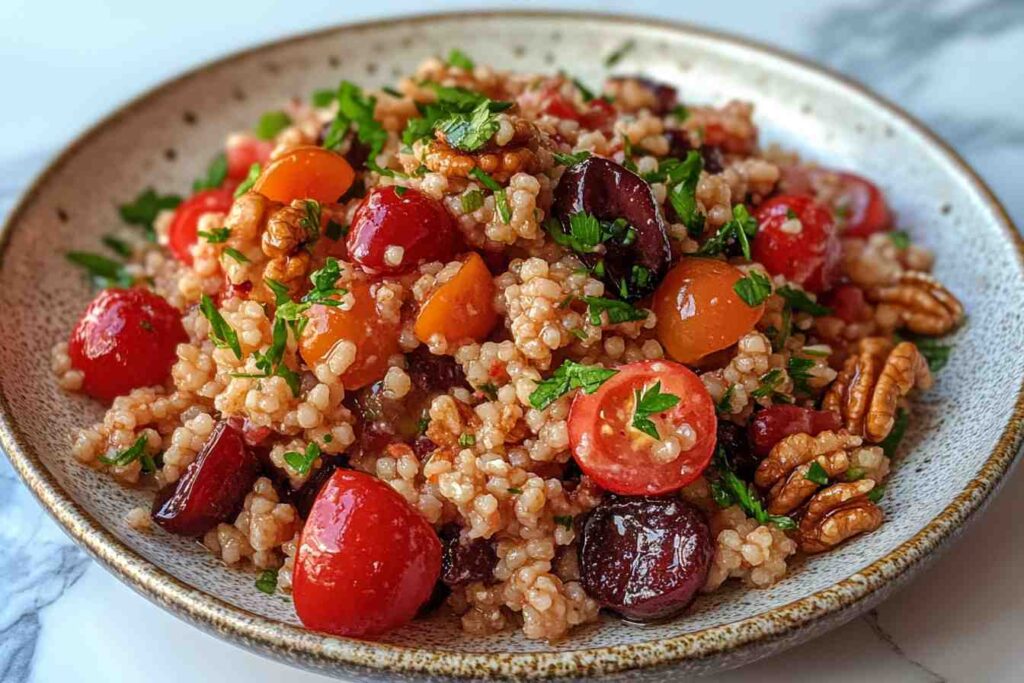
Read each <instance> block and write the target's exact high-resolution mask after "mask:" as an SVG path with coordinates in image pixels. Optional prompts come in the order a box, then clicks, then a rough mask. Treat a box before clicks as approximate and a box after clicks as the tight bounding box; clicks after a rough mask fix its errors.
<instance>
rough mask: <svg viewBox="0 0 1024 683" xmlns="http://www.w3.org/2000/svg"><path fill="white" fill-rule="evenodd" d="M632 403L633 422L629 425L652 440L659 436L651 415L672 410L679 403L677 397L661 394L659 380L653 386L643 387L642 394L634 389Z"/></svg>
mask: <svg viewBox="0 0 1024 683" xmlns="http://www.w3.org/2000/svg"><path fill="white" fill-rule="evenodd" d="M633 403H634V408H633V420H632V422H631V423H630V424H631V425H632V427H633V428H634V429H639V430H640V431H641V432H643V433H644V434H647V435H648V436H650V437H652V438H654V439H660V438H661V435H660V434H658V428H657V427H656V426H655V424H654V422H653V421H652V420H651V415H656V414H657V413H663V412H665V411H666V410H669V409H671V408H674V407H675V406H676V405H677V404H678V403H679V397H678V396H676V395H675V394H664V393H662V391H661V380H658V381H657V382H655V383H654V385H653V386H649V387H645V388H644V390H643V391H642V392H641V391H640V390H639V389H634V390H633Z"/></svg>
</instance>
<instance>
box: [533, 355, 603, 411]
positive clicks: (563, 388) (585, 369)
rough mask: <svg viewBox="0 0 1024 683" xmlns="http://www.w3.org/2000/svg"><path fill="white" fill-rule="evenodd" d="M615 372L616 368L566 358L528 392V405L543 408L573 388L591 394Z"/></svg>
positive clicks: (538, 408)
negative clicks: (586, 363) (531, 391)
mask: <svg viewBox="0 0 1024 683" xmlns="http://www.w3.org/2000/svg"><path fill="white" fill-rule="evenodd" d="M617 373H618V370H609V369H608V368H602V367H600V366H598V365H583V364H581V363H577V362H575V361H572V360H568V359H567V360H565V361H564V362H563V363H562V364H561V365H560V366H559V367H558V369H557V370H555V372H554V373H553V374H552V375H551V377H549V378H547V379H546V380H543V381H542V382H540V383H539V384H538V385H537V388H536V389H534V390H533V393H532V394H530V405H532V406H533V407H534V408H536V409H537V410H544V409H545V408H547V407H548V406H549V405H551V404H552V403H554V402H555V401H557V400H558V399H559V398H561V397H562V396H565V395H566V394H568V393H569V392H570V391H572V390H573V389H582V390H583V393H585V394H592V393H594V392H595V391H597V390H598V388H599V387H600V386H601V385H602V384H604V383H605V382H606V381H607V380H608V379H610V378H611V377H614V376H615V375H616V374H617Z"/></svg>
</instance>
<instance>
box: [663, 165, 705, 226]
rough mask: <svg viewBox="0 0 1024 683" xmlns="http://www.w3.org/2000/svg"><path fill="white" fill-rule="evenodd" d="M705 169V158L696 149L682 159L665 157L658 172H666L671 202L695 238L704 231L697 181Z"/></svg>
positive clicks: (666, 182) (665, 181)
mask: <svg viewBox="0 0 1024 683" xmlns="http://www.w3.org/2000/svg"><path fill="white" fill-rule="evenodd" d="M703 169H704V159H703V158H701V156H700V153H699V152H695V151H691V152H688V153H687V154H686V158H685V159H683V160H682V161H678V160H677V159H665V160H664V161H662V162H661V163H660V164H659V165H658V173H664V174H665V175H664V181H663V182H664V183H665V185H666V186H667V187H668V200H669V203H670V204H672V208H673V209H674V210H675V212H676V215H677V216H678V217H679V220H681V221H682V222H683V225H685V226H686V232H687V234H688V235H690V237H693V238H694V239H696V238H697V237H700V235H701V234H702V233H703V232H704V214H702V213H701V212H700V210H699V209H698V208H697V182H698V181H700V172H701V171H702V170H703Z"/></svg>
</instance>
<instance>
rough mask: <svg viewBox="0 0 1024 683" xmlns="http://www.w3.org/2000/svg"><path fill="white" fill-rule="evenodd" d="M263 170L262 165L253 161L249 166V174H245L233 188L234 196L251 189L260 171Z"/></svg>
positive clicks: (239, 195)
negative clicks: (243, 178)
mask: <svg viewBox="0 0 1024 683" xmlns="http://www.w3.org/2000/svg"><path fill="white" fill-rule="evenodd" d="M262 172H263V169H262V167H261V166H260V165H259V163H258V162H257V163H254V164H253V165H252V166H250V167H249V174H248V175H247V176H245V180H243V181H242V182H241V183H239V185H238V187H236V188H235V197H241V196H242V195H243V194H245V193H246V192H248V191H249V190H251V189H252V186H253V185H255V184H256V181H257V180H259V177H260V173H262Z"/></svg>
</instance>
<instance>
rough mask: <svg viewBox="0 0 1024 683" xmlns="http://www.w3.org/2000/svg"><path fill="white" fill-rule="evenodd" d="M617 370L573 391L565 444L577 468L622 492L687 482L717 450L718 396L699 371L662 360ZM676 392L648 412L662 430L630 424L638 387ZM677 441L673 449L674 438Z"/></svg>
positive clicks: (627, 493) (664, 489)
mask: <svg viewBox="0 0 1024 683" xmlns="http://www.w3.org/2000/svg"><path fill="white" fill-rule="evenodd" d="M616 369H617V370H618V373H617V374H615V375H614V376H613V377H612V378H611V379H609V380H607V381H606V382H605V383H604V384H602V385H601V387H600V388H599V389H598V390H597V391H596V392H594V393H593V394H585V393H582V392H581V393H578V394H577V395H576V398H575V399H574V400H573V402H572V407H571V408H570V409H569V445H570V448H571V449H572V455H573V457H574V458H575V459H576V462H577V464H579V466H580V469H581V470H583V472H584V473H585V474H586V475H587V476H589V477H590V478H591V479H593V480H594V481H595V482H596V483H597V484H598V485H599V486H601V487H602V488H604V489H607V490H609V491H611V492H612V493H618V494H621V495H624V496H635V495H646V496H651V495H657V494H659V493H667V492H669V491H675V490H677V489H680V488H682V487H683V486H686V485H687V484H689V483H690V482H691V481H693V480H694V479H696V478H697V477H699V476H700V473H701V472H703V471H704V469H705V468H706V467H707V466H708V463H709V462H710V461H711V456H712V454H713V453H714V450H715V442H716V439H717V437H716V433H717V429H718V418H717V417H716V416H715V403H714V401H712V400H711V395H710V394H708V390H707V389H706V388H704V383H703V382H701V381H700V378H699V377H697V375H695V374H694V373H693V371H691V370H689V369H688V368H686V367H684V366H682V365H679V364H678V363H673V362H671V361H667V360H647V361H640V362H638V363H629V364H628V365H623V366H621V367H619V368H616ZM658 382H660V383H661V386H660V388H659V392H660V393H661V394H671V395H672V396H675V397H677V398H678V399H679V401H678V403H676V404H675V405H674V406H673V407H671V408H669V409H668V410H665V411H661V412H658V413H655V414H652V415H650V416H649V419H650V420H651V422H653V423H654V426H655V428H656V431H657V432H658V435H659V438H658V439H655V438H654V437H653V436H651V435H650V434H648V433H647V432H644V431H641V430H640V429H637V428H636V427H634V426H633V423H634V415H635V410H636V395H637V393H636V392H638V391H639V392H640V393H641V395H644V393H645V392H647V391H649V390H651V389H653V388H654V386H655V385H656V384H657V383H658ZM673 442H674V444H675V448H677V449H679V448H681V445H682V444H683V443H686V444H691V443H692V445H690V447H689V448H687V449H686V450H680V451H679V452H678V453H677V454H676V455H675V457H674V458H671V459H666V458H667V457H671V453H672V451H671V446H672V443H673Z"/></svg>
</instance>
